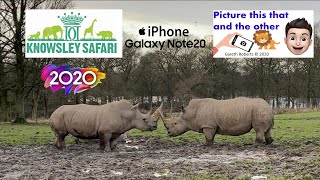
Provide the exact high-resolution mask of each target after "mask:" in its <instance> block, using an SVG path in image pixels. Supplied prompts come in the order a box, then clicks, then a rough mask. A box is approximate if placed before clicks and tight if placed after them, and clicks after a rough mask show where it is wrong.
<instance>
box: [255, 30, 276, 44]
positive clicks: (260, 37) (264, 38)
mask: <svg viewBox="0 0 320 180" xmlns="http://www.w3.org/2000/svg"><path fill="white" fill-rule="evenodd" d="M253 40H254V42H255V43H257V44H258V45H259V46H260V45H265V44H269V42H270V41H271V40H272V38H271V34H270V33H269V31H266V30H259V31H256V32H255V33H254V34H253Z"/></svg>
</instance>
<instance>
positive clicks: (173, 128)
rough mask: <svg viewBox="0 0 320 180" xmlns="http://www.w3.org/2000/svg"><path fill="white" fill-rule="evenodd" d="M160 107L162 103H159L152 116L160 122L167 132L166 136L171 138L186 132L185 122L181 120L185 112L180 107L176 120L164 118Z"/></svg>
mask: <svg viewBox="0 0 320 180" xmlns="http://www.w3.org/2000/svg"><path fill="white" fill-rule="evenodd" d="M162 106H163V103H161V105H160V107H159V108H158V109H157V110H156V111H155V112H154V113H153V116H154V117H155V118H156V119H157V120H159V119H161V120H162V122H163V125H164V127H165V128H166V129H167V131H168V135H169V136H172V137H173V136H178V135H180V134H183V133H185V132H187V131H188V127H187V124H186V121H185V120H184V119H183V118H182V116H183V114H184V113H185V111H186V110H185V109H184V108H183V107H182V111H181V113H180V116H179V117H177V118H173V117H172V116H171V115H170V117H169V118H165V116H164V113H163V111H162Z"/></svg>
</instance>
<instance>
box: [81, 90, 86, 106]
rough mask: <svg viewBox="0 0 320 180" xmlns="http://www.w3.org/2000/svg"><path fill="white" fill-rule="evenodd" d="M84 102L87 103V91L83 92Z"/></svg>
mask: <svg viewBox="0 0 320 180" xmlns="http://www.w3.org/2000/svg"><path fill="white" fill-rule="evenodd" d="M82 103H83V104H87V92H83V93H82Z"/></svg>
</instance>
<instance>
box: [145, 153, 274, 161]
mask: <svg viewBox="0 0 320 180" xmlns="http://www.w3.org/2000/svg"><path fill="white" fill-rule="evenodd" d="M268 159H270V157H269V156H267V155H266V154H265V153H264V152H240V153H235V154H222V155H212V154H208V153H206V154H201V155H198V156H187V157H178V158H174V159H169V158H160V159H158V160H156V161H155V160H154V159H151V158H145V159H143V162H144V163H154V162H156V163H181V162H187V163H198V162H201V163H222V164H230V163H233V162H235V161H241V160H253V161H257V162H263V161H266V160H268Z"/></svg>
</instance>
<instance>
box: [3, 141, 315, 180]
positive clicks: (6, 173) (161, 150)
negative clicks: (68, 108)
mask: <svg viewBox="0 0 320 180" xmlns="http://www.w3.org/2000/svg"><path fill="white" fill-rule="evenodd" d="M304 148H305V149H304V150H305V152H304V151H302V152H299V153H298V154H294V153H293V152H292V151H291V150H289V149H288V147H287V146H280V145H270V146H255V145H245V146H240V145H235V144H215V145H214V146H213V147H206V146H203V145H202V144H200V143H199V144H191V143H172V142H162V141H160V140H159V139H157V138H130V141H128V142H127V143H125V144H120V145H118V147H117V149H116V152H100V151H99V150H98V143H96V144H85V143H81V144H75V145H69V146H67V150H66V151H62V152H61V151H58V150H57V149H56V148H55V147H54V146H52V145H44V146H19V147H10V146H1V147H0V179H10V180H11V179H19V180H20V179H51V180H52V179H154V178H157V179H177V178H180V177H186V176H196V175H197V174H201V173H204V172H206V173H208V174H211V175H216V174H224V175H226V176H227V177H229V178H234V177H235V176H237V175H239V174H244V173H245V174H252V175H262V176H266V177H270V176H278V175H284V174H286V175H288V176H289V177H293V176H295V175H296V172H300V173H302V174H303V173H310V174H311V175H312V176H313V177H314V178H315V179H318V178H320V172H319V168H314V167H319V166H318V165H319V164H316V163H317V161H315V162H313V160H312V159H317V158H318V160H319V154H312V153H310V152H312V148H314V147H313V146H312V145H308V146H307V147H306V146H304Z"/></svg>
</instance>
